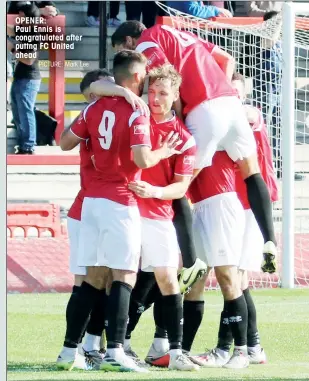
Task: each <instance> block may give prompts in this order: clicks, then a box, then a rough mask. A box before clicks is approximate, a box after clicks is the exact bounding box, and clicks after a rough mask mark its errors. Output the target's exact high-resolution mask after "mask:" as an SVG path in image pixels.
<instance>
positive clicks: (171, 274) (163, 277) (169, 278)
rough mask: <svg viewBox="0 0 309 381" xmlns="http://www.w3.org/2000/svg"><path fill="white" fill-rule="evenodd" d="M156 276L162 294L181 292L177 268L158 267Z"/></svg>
mask: <svg viewBox="0 0 309 381" xmlns="http://www.w3.org/2000/svg"><path fill="white" fill-rule="evenodd" d="M155 277H156V281H157V283H158V286H159V288H160V291H161V293H162V295H173V294H178V293H179V284H178V279H177V269H176V268H172V267H157V268H156V269H155Z"/></svg>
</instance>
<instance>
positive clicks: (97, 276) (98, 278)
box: [85, 267, 106, 290]
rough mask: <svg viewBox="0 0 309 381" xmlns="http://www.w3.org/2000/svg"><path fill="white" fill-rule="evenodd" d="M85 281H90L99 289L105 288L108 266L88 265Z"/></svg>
mask: <svg viewBox="0 0 309 381" xmlns="http://www.w3.org/2000/svg"><path fill="white" fill-rule="evenodd" d="M85 282H87V283H89V284H90V285H91V286H92V287H94V288H96V289H97V290H103V289H104V288H105V286H106V268H104V267H88V268H87V275H86V276H85Z"/></svg>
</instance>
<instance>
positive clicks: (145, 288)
mask: <svg viewBox="0 0 309 381" xmlns="http://www.w3.org/2000/svg"><path fill="white" fill-rule="evenodd" d="M155 284H156V280H155V277H154V274H153V273H150V272H144V271H139V272H138V273H137V277H136V283H135V286H134V288H133V290H132V294H131V299H130V307H129V321H128V325H127V331H126V336H125V342H124V351H125V353H126V355H128V356H130V357H132V358H134V359H136V361H138V362H140V360H139V359H138V356H137V354H136V353H135V352H134V351H133V349H132V347H131V334H132V332H133V331H134V329H135V327H136V325H137V323H138V322H139V319H140V317H141V315H142V313H143V312H144V311H146V310H147V309H148V308H150V307H151V305H152V304H153V302H154V299H153V297H152V295H151V293H152V289H153V288H154V286H155Z"/></svg>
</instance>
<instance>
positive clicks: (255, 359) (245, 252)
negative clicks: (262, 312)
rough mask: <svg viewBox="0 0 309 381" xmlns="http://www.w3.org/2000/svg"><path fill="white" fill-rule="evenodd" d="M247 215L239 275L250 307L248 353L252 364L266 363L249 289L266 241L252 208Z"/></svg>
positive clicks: (258, 266) (246, 212) (248, 307)
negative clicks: (250, 279) (249, 280)
mask: <svg viewBox="0 0 309 381" xmlns="http://www.w3.org/2000/svg"><path fill="white" fill-rule="evenodd" d="M245 216H246V226H245V234H244V240H243V249H242V256H241V259H240V264H239V276H240V284H241V288H242V290H243V294H244V296H245V299H246V302H247V309H248V332H247V342H248V355H249V361H250V364H264V363H265V362H266V361H267V360H266V354H265V351H264V349H263V348H262V347H261V344H260V336H259V332H258V329H257V317H256V309H255V305H254V301H253V299H252V296H251V293H250V290H249V282H248V271H259V269H260V263H261V261H262V256H261V252H262V248H263V244H264V241H263V236H262V234H261V231H260V229H259V226H258V224H257V222H256V219H255V217H254V215H253V213H252V211H251V210H250V209H249V210H246V211H245ZM252 242H254V246H252Z"/></svg>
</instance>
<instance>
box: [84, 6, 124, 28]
mask: <svg viewBox="0 0 309 381" xmlns="http://www.w3.org/2000/svg"><path fill="white" fill-rule="evenodd" d="M119 7H120V1H110V2H109V16H108V20H107V25H108V26H110V27H114V28H117V27H118V26H119V25H120V24H121V20H119V18H118V17H117V16H118V14H119ZM99 13H100V1H88V9H87V21H86V24H87V25H88V26H90V27H98V26H99V25H100V20H99Z"/></svg>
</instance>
